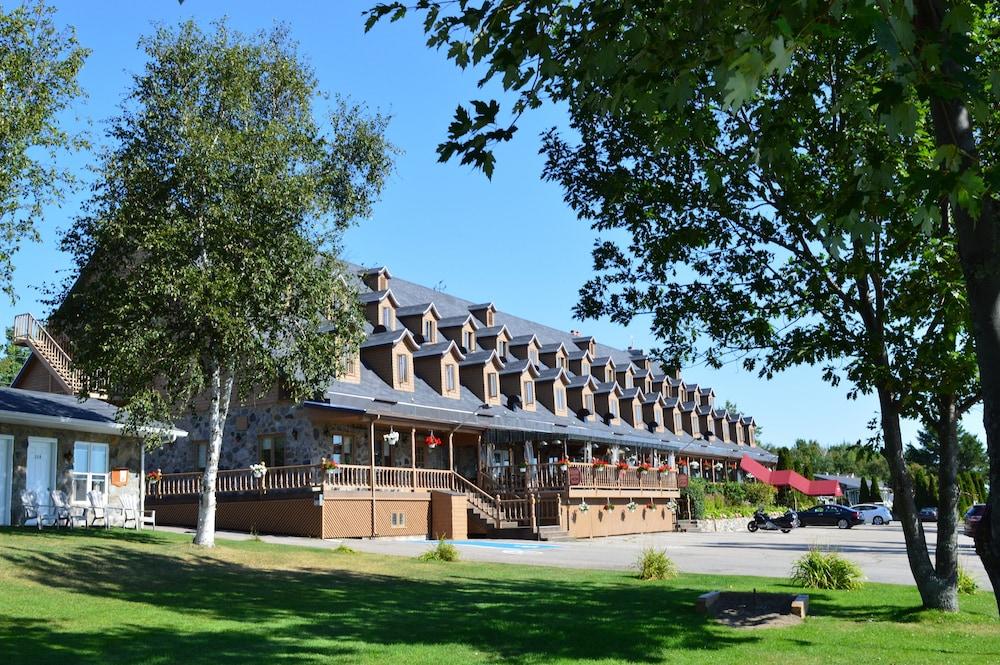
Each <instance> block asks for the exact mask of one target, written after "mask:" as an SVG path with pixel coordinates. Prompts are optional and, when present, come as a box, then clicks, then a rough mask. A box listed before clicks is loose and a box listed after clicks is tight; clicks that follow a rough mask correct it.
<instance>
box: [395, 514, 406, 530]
mask: <svg viewBox="0 0 1000 665" xmlns="http://www.w3.org/2000/svg"><path fill="white" fill-rule="evenodd" d="M405 526H406V513H393V514H392V527H393V528H394V529H401V528H403V527H405Z"/></svg>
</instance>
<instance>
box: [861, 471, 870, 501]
mask: <svg viewBox="0 0 1000 665" xmlns="http://www.w3.org/2000/svg"><path fill="white" fill-rule="evenodd" d="M869 501H871V494H869V492H868V482H867V481H866V480H865V478H864V476H862V477H861V487H860V488H859V489H858V503H868V502H869Z"/></svg>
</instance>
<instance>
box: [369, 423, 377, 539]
mask: <svg viewBox="0 0 1000 665" xmlns="http://www.w3.org/2000/svg"><path fill="white" fill-rule="evenodd" d="M368 434H369V436H368V454H369V455H370V457H369V458H368V473H369V476H368V484H369V485H370V486H371V497H372V537H373V538H374V537H375V535H376V528H375V421H374V420H372V421H371V422H370V423H369V425H368Z"/></svg>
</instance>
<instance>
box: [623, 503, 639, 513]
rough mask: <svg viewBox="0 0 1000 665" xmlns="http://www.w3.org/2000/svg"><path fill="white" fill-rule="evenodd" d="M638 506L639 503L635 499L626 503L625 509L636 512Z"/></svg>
mask: <svg viewBox="0 0 1000 665" xmlns="http://www.w3.org/2000/svg"><path fill="white" fill-rule="evenodd" d="M638 507H639V505H638V504H637V503H636V502H635V501H629V502H628V503H626V504H625V510H627V511H629V512H630V513H634V512H635V510H636V508H638Z"/></svg>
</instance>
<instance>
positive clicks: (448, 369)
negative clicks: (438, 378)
mask: <svg viewBox="0 0 1000 665" xmlns="http://www.w3.org/2000/svg"><path fill="white" fill-rule="evenodd" d="M444 386H445V390H447V391H448V392H454V391H455V366H454V365H452V364H448V365H445V366H444Z"/></svg>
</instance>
